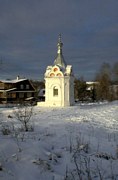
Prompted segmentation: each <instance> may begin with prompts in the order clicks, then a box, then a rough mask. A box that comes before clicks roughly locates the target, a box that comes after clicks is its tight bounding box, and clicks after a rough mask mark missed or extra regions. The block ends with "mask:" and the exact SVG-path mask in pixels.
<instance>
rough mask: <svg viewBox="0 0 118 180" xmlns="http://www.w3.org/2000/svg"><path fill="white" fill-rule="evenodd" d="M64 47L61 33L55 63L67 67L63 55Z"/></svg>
mask: <svg viewBox="0 0 118 180" xmlns="http://www.w3.org/2000/svg"><path fill="white" fill-rule="evenodd" d="M62 47H63V43H62V42H61V34H60V35H59V39H58V43H57V57H56V59H55V61H54V65H58V66H60V67H62V68H64V69H65V68H66V62H65V60H64V57H63V53H62Z"/></svg>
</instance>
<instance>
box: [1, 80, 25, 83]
mask: <svg viewBox="0 0 118 180" xmlns="http://www.w3.org/2000/svg"><path fill="white" fill-rule="evenodd" d="M25 80H27V79H13V80H0V82H3V83H18V82H21V81H25Z"/></svg>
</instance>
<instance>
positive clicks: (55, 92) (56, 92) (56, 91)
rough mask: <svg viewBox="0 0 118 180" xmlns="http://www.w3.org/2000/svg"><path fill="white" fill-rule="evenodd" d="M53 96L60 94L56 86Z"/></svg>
mask: <svg viewBox="0 0 118 180" xmlns="http://www.w3.org/2000/svg"><path fill="white" fill-rule="evenodd" d="M53 96H58V88H57V87H56V86H55V87H54V88H53Z"/></svg>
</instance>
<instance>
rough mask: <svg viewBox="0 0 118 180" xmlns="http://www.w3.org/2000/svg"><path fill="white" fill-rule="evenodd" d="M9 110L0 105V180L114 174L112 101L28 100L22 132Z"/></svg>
mask: <svg viewBox="0 0 118 180" xmlns="http://www.w3.org/2000/svg"><path fill="white" fill-rule="evenodd" d="M14 111H17V108H15V107H14V108H2V107H1V108H0V180H79V179H81V180H104V179H105V180H106V179H108V180H111V179H113V180H118V101H116V102H112V103H99V104H97V103H96V104H78V105H75V106H73V107H66V108H43V107H37V106H34V107H33V116H32V118H31V122H30V124H31V125H32V126H33V130H32V131H28V132H24V131H23V130H21V123H20V121H18V120H17V119H16V117H15V115H14ZM5 128H6V129H7V131H8V135H4V130H5Z"/></svg>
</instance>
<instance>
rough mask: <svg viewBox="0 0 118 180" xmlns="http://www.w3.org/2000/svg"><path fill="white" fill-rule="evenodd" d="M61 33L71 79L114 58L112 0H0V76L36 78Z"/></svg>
mask: <svg viewBox="0 0 118 180" xmlns="http://www.w3.org/2000/svg"><path fill="white" fill-rule="evenodd" d="M60 33H61V36H62V42H63V44H64V46H63V55H64V58H65V61H66V63H67V64H68V65H72V66H73V72H74V75H75V77H76V78H80V77H84V79H85V80H87V81H89V80H94V78H95V75H96V73H97V72H98V71H99V68H100V66H101V65H102V64H103V63H104V62H106V63H109V64H111V65H113V64H115V63H116V62H118V0H0V79H15V78H16V76H18V75H19V76H21V77H25V78H29V79H34V80H42V79H43V78H44V73H45V70H46V67H47V66H48V65H53V62H54V60H55V57H56V53H57V42H58V36H59V34H60Z"/></svg>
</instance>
